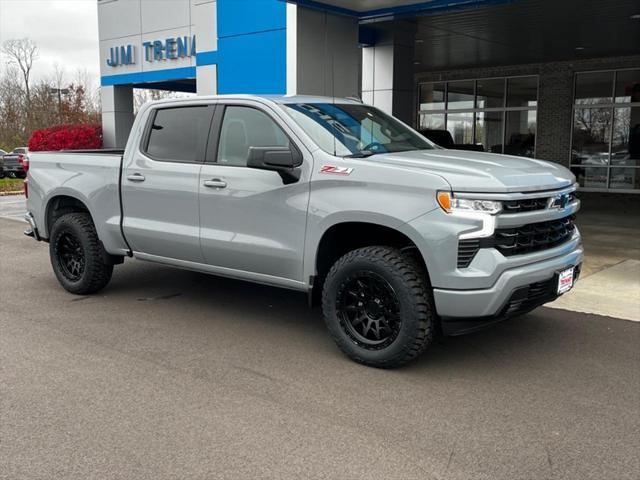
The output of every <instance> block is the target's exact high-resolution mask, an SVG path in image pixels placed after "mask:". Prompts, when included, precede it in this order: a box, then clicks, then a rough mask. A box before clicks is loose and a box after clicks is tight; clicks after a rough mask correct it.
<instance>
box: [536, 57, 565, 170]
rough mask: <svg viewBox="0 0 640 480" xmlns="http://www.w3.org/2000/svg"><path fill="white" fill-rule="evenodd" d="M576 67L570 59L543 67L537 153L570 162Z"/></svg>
mask: <svg viewBox="0 0 640 480" xmlns="http://www.w3.org/2000/svg"><path fill="white" fill-rule="evenodd" d="M572 104H573V69H572V66H571V65H570V64H568V63H547V64H543V65H541V67H540V84H539V91H538V121H537V124H538V125H537V133H536V134H537V136H538V138H537V148H536V157H537V158H540V159H542V160H549V161H552V162H557V163H560V164H562V165H565V166H569V160H570V152H571V130H572V128H573V118H572V115H573V113H572V107H573V105H572Z"/></svg>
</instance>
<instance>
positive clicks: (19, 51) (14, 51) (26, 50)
mask: <svg viewBox="0 0 640 480" xmlns="http://www.w3.org/2000/svg"><path fill="white" fill-rule="evenodd" d="M2 53H4V54H5V55H6V56H7V57H9V64H11V65H16V66H17V67H18V68H19V69H20V72H21V73H22V78H23V80H24V91H25V94H26V96H27V102H29V99H30V98H31V90H30V85H29V80H30V78H29V77H30V76H31V69H32V68H33V62H34V61H35V59H36V58H38V47H37V46H36V44H35V43H33V42H32V41H31V40H30V39H28V38H19V39H15V38H14V39H11V40H7V41H5V42H4V43H3V44H2Z"/></svg>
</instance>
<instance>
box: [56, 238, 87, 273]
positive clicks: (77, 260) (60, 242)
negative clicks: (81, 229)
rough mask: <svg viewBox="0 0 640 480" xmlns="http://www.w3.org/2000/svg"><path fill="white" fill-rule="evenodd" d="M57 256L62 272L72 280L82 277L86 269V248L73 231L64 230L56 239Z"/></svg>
mask: <svg viewBox="0 0 640 480" xmlns="http://www.w3.org/2000/svg"><path fill="white" fill-rule="evenodd" d="M56 253H57V255H56V257H57V259H58V264H59V265H60V270H61V271H62V274H63V275H64V276H65V277H66V278H67V279H68V280H70V281H71V282H77V281H78V280H80V279H81V278H82V274H83V273H84V269H85V256H84V249H83V248H82V244H81V243H80V240H79V239H78V238H76V237H75V236H74V235H73V233H72V232H70V231H68V230H67V231H64V232H62V233H61V234H60V236H59V237H58V238H57V241H56Z"/></svg>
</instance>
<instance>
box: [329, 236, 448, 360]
mask: <svg viewBox="0 0 640 480" xmlns="http://www.w3.org/2000/svg"><path fill="white" fill-rule="evenodd" d="M322 308H323V313H324V318H325V322H326V324H327V327H328V329H329V332H330V333H331V336H332V337H333V339H334V340H335V342H336V344H337V345H338V347H340V349H341V350H342V351H343V352H344V353H345V354H346V355H347V356H349V357H350V358H351V359H353V360H355V361H356V362H359V363H363V364H365V365H370V366H373V367H380V368H393V367H398V366H401V365H404V364H405V363H407V362H409V361H411V360H413V359H414V358H416V357H417V356H418V355H419V354H420V353H422V352H423V351H424V350H425V349H426V348H427V347H428V346H429V344H430V343H431V341H432V338H433V333H434V326H435V323H436V322H435V314H434V309H433V301H432V295H431V290H430V287H429V285H428V281H427V275H426V272H425V271H424V269H423V268H421V266H419V265H418V264H417V262H415V261H414V260H413V259H412V258H411V257H410V256H408V255H406V254H403V253H402V252H400V251H399V250H397V249H394V248H389V247H380V246H378V247H365V248H360V249H358V250H354V251H352V252H349V253H347V254H346V255H344V256H343V257H342V258H340V259H339V260H338V261H337V262H336V263H335V264H334V265H333V267H332V268H331V270H330V272H329V274H328V275H327V279H326V281H325V284H324V289H323V295H322Z"/></svg>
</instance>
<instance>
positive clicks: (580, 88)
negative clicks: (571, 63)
mask: <svg viewBox="0 0 640 480" xmlns="http://www.w3.org/2000/svg"><path fill="white" fill-rule="evenodd" d="M612 93H613V72H589V73H578V74H577V75H576V99H575V100H576V104H577V105H596V104H599V103H611V94H612Z"/></svg>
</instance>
